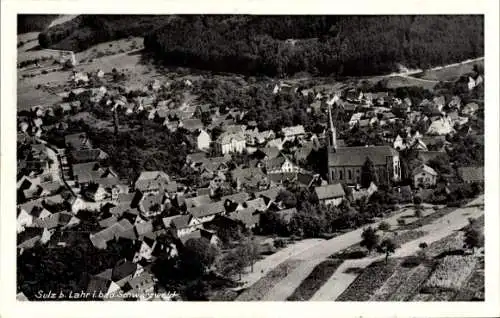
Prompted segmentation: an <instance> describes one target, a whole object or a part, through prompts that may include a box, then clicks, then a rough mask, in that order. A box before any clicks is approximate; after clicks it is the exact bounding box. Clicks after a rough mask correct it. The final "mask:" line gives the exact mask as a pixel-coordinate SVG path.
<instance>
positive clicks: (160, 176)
mask: <svg viewBox="0 0 500 318" xmlns="http://www.w3.org/2000/svg"><path fill="white" fill-rule="evenodd" d="M169 183H170V177H169V176H168V175H167V174H166V173H165V172H163V171H158V170H157V171H143V172H141V174H140V175H139V177H138V178H137V180H136V181H135V184H134V188H135V190H138V191H141V192H142V193H144V194H149V193H158V192H163V191H164V190H165V189H166V188H167V187H168V184H169Z"/></svg>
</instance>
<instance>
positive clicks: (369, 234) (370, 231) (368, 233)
mask: <svg viewBox="0 0 500 318" xmlns="http://www.w3.org/2000/svg"><path fill="white" fill-rule="evenodd" d="M361 238H362V240H361V243H360V245H361V246H362V247H366V249H367V250H368V252H369V253H371V251H372V250H373V249H374V248H375V247H376V246H377V245H378V241H379V236H378V234H377V232H376V230H375V229H374V228H372V227H371V226H370V227H367V228H365V229H364V230H363V233H361Z"/></svg>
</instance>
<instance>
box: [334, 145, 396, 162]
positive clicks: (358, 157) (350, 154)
mask: <svg viewBox="0 0 500 318" xmlns="http://www.w3.org/2000/svg"><path fill="white" fill-rule="evenodd" d="M397 155H398V152H397V151H396V150H394V149H393V148H391V147H389V146H368V147H345V148H338V149H337V151H336V152H332V151H330V152H329V153H328V165H329V166H362V165H363V164H364V163H365V160H366V158H367V157H369V158H370V160H371V161H372V162H373V164H374V165H385V164H386V158H387V157H393V156H397Z"/></svg>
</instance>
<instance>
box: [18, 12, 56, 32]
mask: <svg viewBox="0 0 500 318" xmlns="http://www.w3.org/2000/svg"><path fill="white" fill-rule="evenodd" d="M55 18H57V14H19V15H18V16H17V34H22V33H28V32H36V31H43V30H45V28H47V27H48V26H49V25H50V23H52V21H53V20H54V19H55Z"/></svg>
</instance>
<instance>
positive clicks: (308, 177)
mask: <svg viewBox="0 0 500 318" xmlns="http://www.w3.org/2000/svg"><path fill="white" fill-rule="evenodd" d="M296 180H297V183H298V185H299V186H301V187H305V188H310V187H312V186H320V185H322V183H323V182H326V181H323V180H322V179H321V177H320V175H319V174H313V173H310V172H299V173H297V178H296Z"/></svg>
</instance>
